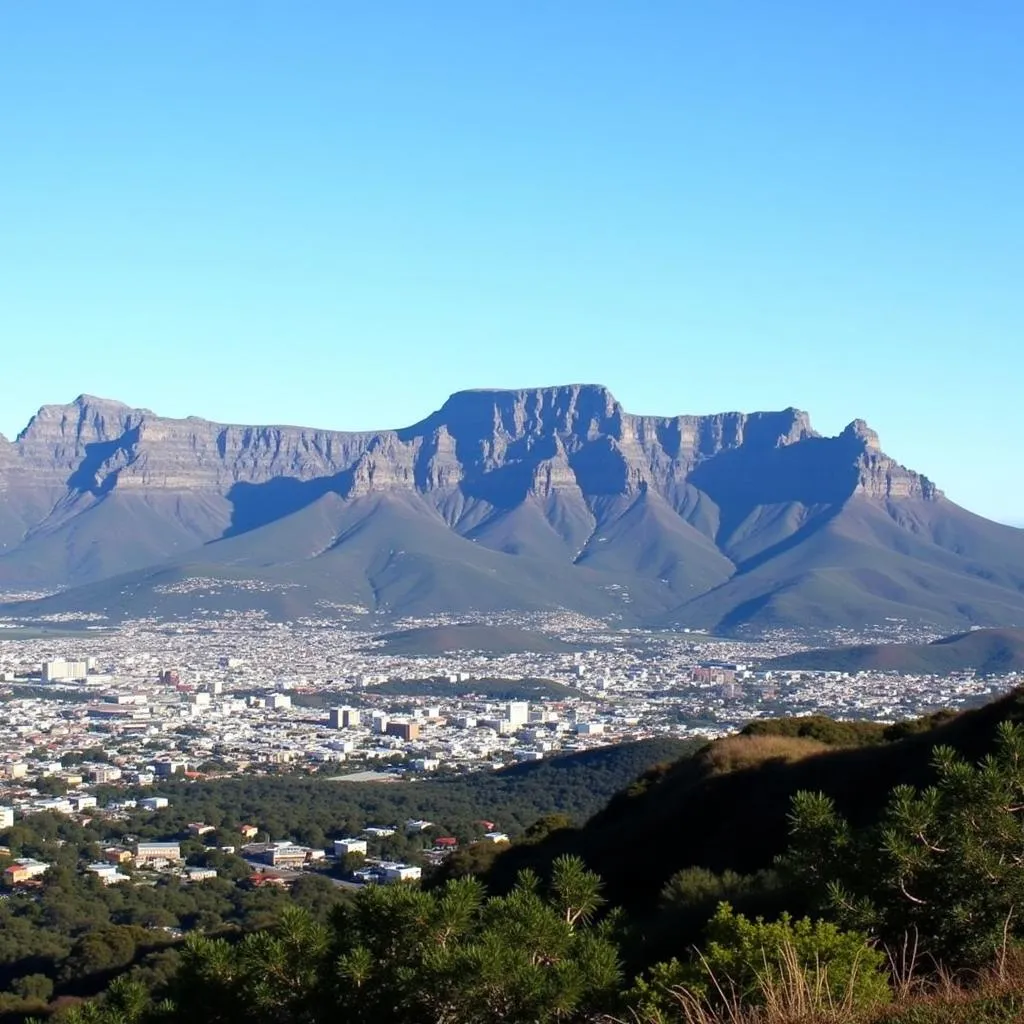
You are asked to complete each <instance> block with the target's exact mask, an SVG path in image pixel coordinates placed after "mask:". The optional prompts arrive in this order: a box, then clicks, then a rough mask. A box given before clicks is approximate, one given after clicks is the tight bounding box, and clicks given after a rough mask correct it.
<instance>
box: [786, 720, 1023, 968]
mask: <svg viewBox="0 0 1024 1024" xmlns="http://www.w3.org/2000/svg"><path fill="white" fill-rule="evenodd" d="M933 765H934V769H935V773H936V782H935V784H934V785H933V786H930V787H928V788H926V789H923V790H920V791H919V790H916V789H914V788H913V787H911V786H897V787H896V788H895V789H893V791H892V793H891V796H890V800H889V803H888V806H887V807H886V810H885V812H884V814H883V816H882V819H881V821H880V822H879V823H878V824H877V825H876V826H873V827H869V828H862V829H853V828H851V826H850V825H849V823H848V822H846V821H845V820H844V819H843V818H842V816H841V815H840V814H839V813H838V812H837V810H836V808H835V805H834V804H833V802H832V801H831V800H829V799H828V798H827V797H825V796H823V795H822V794H810V793H800V794H798V795H797V796H796V797H795V798H794V800H793V809H792V813H791V847H790V850H789V852H788V853H787V855H786V857H785V858H784V860H783V862H782V866H783V867H784V868H785V869H786V870H787V871H788V872H789V873H790V874H791V876H792V877H793V878H794V879H795V880H796V881H797V882H798V883H799V884H802V885H805V886H807V887H809V888H811V889H812V890H815V891H816V892H817V893H818V896H819V899H820V900H821V904H822V906H823V907H824V908H826V909H828V910H830V911H832V912H834V913H835V914H837V915H838V917H839V920H840V921H843V922H845V923H847V924H849V925H851V926H854V927H858V928H865V929H868V930H870V931H871V932H873V933H874V934H876V935H878V936H880V937H881V938H882V939H883V940H884V941H887V942H893V943H896V942H899V941H901V940H902V938H903V936H905V935H906V934H907V933H912V934H915V935H916V936H917V937H918V941H919V942H920V944H921V948H922V949H923V950H924V951H925V952H927V953H929V954H930V955H931V956H932V957H933V958H934V959H935V960H936V961H939V962H942V963H943V964H945V965H946V966H947V967H950V968H957V967H962V966H979V965H981V964H983V963H985V962H986V961H987V960H990V959H991V957H992V956H993V953H994V952H996V951H998V950H1000V949H1001V948H1003V946H1004V944H1005V942H1006V940H1007V939H1008V938H1009V937H1011V936H1014V935H1021V934H1024V726H1020V725H1014V724H1012V723H1009V722H1004V723H1002V724H1001V725H1000V726H999V729H998V733H997V747H996V751H995V753H993V754H991V755H989V756H988V757H986V758H985V759H984V760H983V761H981V762H980V763H979V764H978V765H971V764H969V763H967V762H966V761H964V760H963V759H962V758H961V757H960V756H959V755H958V754H957V753H956V752H955V751H954V750H952V749H951V748H949V747H937V748H936V749H935V751H934V754H933Z"/></svg>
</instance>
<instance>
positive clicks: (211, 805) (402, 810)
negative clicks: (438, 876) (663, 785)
mask: <svg viewBox="0 0 1024 1024" xmlns="http://www.w3.org/2000/svg"><path fill="white" fill-rule="evenodd" d="M697 745H698V744H696V743H691V742H686V741H680V740H671V739H664V740H660V739H659V740H644V741H642V742H639V743H626V744H622V745H620V746H613V747H602V748H599V749H596V750H590V751H586V752H583V753H579V754H568V755H563V756H560V757H553V758H550V759H548V760H545V761H538V762H533V763H529V764H522V765H516V766H514V767H511V768H507V769H504V770H503V771H498V772H490V771H487V772H478V773H474V774H470V775H461V776H457V777H453V778H444V779H431V780H427V781H423V782H415V783H412V782H401V781H396V782H390V783H360V782H335V781H331V780H330V779H329V778H322V777H313V778H309V777H303V776H298V775H287V776H281V777H273V776H244V777H239V778H234V779H224V780H214V781H208V782H185V781H182V782H178V783H168V784H166V785H164V786H163V787H162V788H161V792H162V793H164V794H165V795H167V796H169V797H170V798H171V806H170V807H169V808H168V809H166V810H164V811H160V812H158V813H156V814H146V815H138V816H137V819H136V820H134V821H133V822H132V823H131V825H132V829H133V830H135V831H137V832H138V834H140V835H142V836H144V837H147V838H148V837H151V836H152V837H156V836H163V835H176V834H178V833H180V832H181V831H183V830H184V828H185V827H186V825H187V823H188V822H190V821H205V822H207V823H208V824H212V825H217V826H222V827H224V828H226V829H228V830H230V829H233V828H237V827H238V826H240V825H242V824H254V825H257V826H259V827H260V828H261V829H263V830H264V831H266V832H268V833H269V834H270V835H271V837H272V838H274V839H281V838H285V837H290V838H294V839H296V840H298V841H300V842H306V843H309V844H310V845H323V843H324V841H325V840H326V839H327V838H330V837H332V836H337V835H344V834H351V833H353V832H358V831H359V830H360V829H362V828H363V827H365V826H366V825H372V824H376V825H389V824H391V825H394V824H401V823H402V822H404V821H405V820H407V819H409V818H426V819H428V820H430V821H433V822H436V823H438V824H439V825H441V826H443V827H444V828H445V829H446V830H447V831H448V832H450V833H451V834H453V835H456V836H458V838H460V839H465V840H469V839H471V838H474V837H476V836H479V835H481V834H482V833H483V832H484V831H486V830H485V829H482V828H480V827H479V825H478V823H479V822H480V821H481V820H484V819H486V820H489V821H494V822H496V823H497V824H498V826H499V827H500V828H501V829H502V830H504V831H506V832H509V833H510V834H517V833H520V832H522V831H523V830H524V829H525V828H527V827H528V826H529V825H531V824H533V823H534V822H536V821H537V819H538V818H541V817H543V816H544V815H546V814H564V815H566V816H569V817H571V818H572V820H573V821H574V822H577V823H580V822H582V821H584V820H586V818H588V817H589V816H590V815H591V814H593V813H594V812H595V811H598V810H599V809H600V808H601V807H602V806H603V805H604V803H605V802H606V801H607V800H608V799H609V798H610V797H611V796H612V795H613V794H614V793H615V792H616V791H618V790H619V789H621V788H622V787H623V786H625V785H627V784H628V783H629V782H630V781H631V780H633V779H635V778H636V777H637V775H639V774H640V773H641V772H642V771H644V769H646V768H648V767H649V766H650V765H652V764H655V763H657V762H660V761H666V760H673V759H676V758H680V757H683V756H685V755H686V754H688V753H690V752H692V751H693V750H694V749H695V748H696V747H697ZM422 841H427V840H422ZM422 841H420V840H417V842H420V843H421V842H422ZM417 848H418V847H417ZM395 852H396V853H399V854H403V855H404V854H405V853H406V852H408V851H406V850H404V849H401V850H397V851H395Z"/></svg>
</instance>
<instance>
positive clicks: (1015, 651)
mask: <svg viewBox="0 0 1024 1024" xmlns="http://www.w3.org/2000/svg"><path fill="white" fill-rule="evenodd" d="M763 667H765V668H778V669H816V670H818V671H832V672H864V671H875V672H902V673H906V674H908V675H946V674H948V673H950V672H961V671H965V670H968V669H974V671H976V672H978V673H980V674H982V675H995V674H1000V673H1005V672H1021V671H1024V629H974V630H971V631H970V632H969V633H957V634H956V635H954V636H948V637H944V638H943V639H941V640H933V641H932V642H931V643H929V644H865V645H861V646H856V647H834V648H822V649H820V650H814V651H802V652H800V653H799V654H787V655H785V656H784V657H781V658H774V659H772V660H771V661H767V662H765V663H764V666H763Z"/></svg>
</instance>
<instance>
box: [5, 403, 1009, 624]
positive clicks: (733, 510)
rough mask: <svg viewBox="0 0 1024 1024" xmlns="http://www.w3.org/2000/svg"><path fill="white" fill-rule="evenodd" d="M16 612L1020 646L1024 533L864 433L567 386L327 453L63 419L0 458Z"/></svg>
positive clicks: (89, 414)
mask: <svg viewBox="0 0 1024 1024" xmlns="http://www.w3.org/2000/svg"><path fill="white" fill-rule="evenodd" d="M197 579H198V580H202V579H205V580H207V581H217V582H215V583H209V584H208V585H207V584H199V583H197V582H196V580H197ZM25 588H73V589H70V590H68V591H67V592H66V593H62V594H61V595H59V596H57V597H54V598H50V599H47V603H46V605H45V607H46V608H48V609H51V610H59V609H64V608H66V609H83V608H84V609H86V610H93V611H101V612H103V611H104V610H105V611H106V613H108V614H111V615H120V614H125V613H127V614H133V613H134V614H142V613H153V614H177V613H186V612H188V611H190V610H192V609H193V608H195V607H196V606H197V603H198V604H199V605H200V606H201V605H204V604H205V605H206V606H209V607H239V608H244V607H252V606H256V607H264V608H266V609H267V610H268V611H270V612H271V613H273V614H275V615H285V616H293V615H296V614H308V613H317V614H321V615H322V614H326V613H328V611H329V609H330V608H332V607H334V606H337V605H358V606H360V607H363V608H367V609H369V610H377V611H388V612H397V613H405V614H424V613H433V612H451V613H469V612H474V611H477V612H481V611H483V612H487V611H495V610H502V609H508V610H543V609H570V610H576V611H580V612H584V613H587V614H591V615H598V616H602V617H607V616H618V617H619V618H620V619H621V620H622V621H626V622H645V623H654V622H658V623H663V624H672V623H676V622H679V623H686V624H690V625H701V626H715V627H718V628H722V629H729V628H735V627H738V626H741V625H744V624H752V625H754V626H759V627H764V626H769V625H793V624H803V625H812V626H827V625H831V624H835V623H860V622H865V621H880V620H882V619H884V618H886V617H898V618H908V619H913V620H915V621H917V620H920V621H929V622H935V623H941V624H953V625H962V624H967V623H986V624H1014V623H1024V531H1021V530H1014V529H1011V528H1009V527H1003V526H999V525H997V524H995V523H991V522H988V521H987V520H984V519H982V518H980V517H977V516H974V515H971V514H970V513H968V512H966V511H965V510H963V509H961V508H959V507H958V506H956V505H954V504H952V503H951V502H949V501H948V500H946V499H945V498H944V497H943V495H942V493H941V491H939V490H938V489H937V488H936V486H935V485H934V484H933V483H932V482H931V481H930V480H928V479H927V478H926V477H924V476H922V475H920V474H919V473H916V472H913V471H912V470H909V469H906V468H904V467H903V466H901V465H899V464H898V463H897V462H896V461H894V460H893V459H891V458H890V457H888V456H887V455H885V454H884V453H883V452H882V450H881V447H880V444H879V440H878V437H877V435H876V434H875V433H874V431H872V430H871V429H870V428H869V427H868V426H867V425H866V424H864V423H863V422H862V421H859V420H857V421H854V422H853V423H851V424H850V425H849V426H848V427H847V428H846V429H845V430H844V431H842V432H841V433H840V434H839V435H838V436H837V437H822V436H820V435H819V434H817V433H816V432H815V431H814V430H813V428H812V427H811V424H810V420H809V417H808V416H807V414H806V413H804V412H801V411H799V410H797V409H786V410H783V411H781V412H760V413H750V414H745V413H722V414H719V415H713V416H668V417H656V416H637V415H633V414H630V413H627V412H625V411H624V410H623V409H622V407H621V405H620V404H619V403H618V402H617V401H616V400H615V398H614V397H613V396H612V395H611V393H610V392H609V391H608V390H607V389H606V388H603V387H598V386H593V385H572V386H566V387H555V388H538V389H533V390H522V391H485V390H481V391H465V392H460V393H458V394H455V395H453V396H452V397H451V398H450V399H449V400H448V401H447V402H445V403H444V405H443V406H442V407H441V408H440V409H439V410H438V411H437V412H435V413H433V414H432V415H430V416H428V417H427V418H426V419H424V420H422V421H420V422H419V423H416V424H414V425H413V426H410V427H404V428H401V429H396V430H382V431H371V432H360V433H344V432H338V431H327V430H316V429H311V428H305V427H285V426H261V427H257V426H227V425H222V424H217V423H212V422H209V421H207V420H202V419H197V418H194V417H190V418H188V419H179V420H175V419H167V418H164V417H160V416H157V415H155V414H154V413H152V412H149V411H148V410H145V409H133V408H130V407H128V406H125V405H122V404H120V403H117V402H111V401H107V400H102V399H96V398H91V397H88V396H82V397H80V398H78V399H77V400H76V401H75V402H73V403H71V404H70V405H64V406H44V407H43V408H42V409H40V410H39V412H38V413H37V414H36V416H34V417H33V418H32V420H31V422H30V423H29V424H28V426H27V427H26V428H25V429H24V430H23V431H22V433H21V434H19V436H18V437H17V439H16V440H15V441H14V442H13V443H12V442H8V441H6V440H4V439H2V438H0V589H3V590H8V591H12V590H21V589H25ZM40 610H42V608H41V609H40Z"/></svg>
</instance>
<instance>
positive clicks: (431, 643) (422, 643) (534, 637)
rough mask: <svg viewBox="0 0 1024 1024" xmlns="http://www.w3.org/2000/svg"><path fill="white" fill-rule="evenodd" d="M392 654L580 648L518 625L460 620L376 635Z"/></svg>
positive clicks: (559, 651)
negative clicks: (485, 623) (519, 627)
mask: <svg viewBox="0 0 1024 1024" xmlns="http://www.w3.org/2000/svg"><path fill="white" fill-rule="evenodd" d="M375 639H376V640H378V641H382V642H383V647H380V646H378V647H377V649H378V650H384V651H386V652H387V653H389V654H405V655H412V656H416V655H436V654H447V653H449V652H450V651H479V652H481V653H483V654H493V655H503V654H531V653H536V654H572V653H573V652H574V651H575V650H577V648H575V647H573V646H572V645H571V644H567V643H565V642H564V641H562V640H559V639H558V638H557V637H553V636H548V635H547V634H546V633H540V632H537V631H535V630H526V629H518V628H517V627H515V626H487V625H482V624H479V623H473V622H459V623H455V624H453V625H447V626H423V627H420V628H417V629H403V630H399V631H397V632H394V633H385V634H383V635H382V636H378V637H376V638H375Z"/></svg>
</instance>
